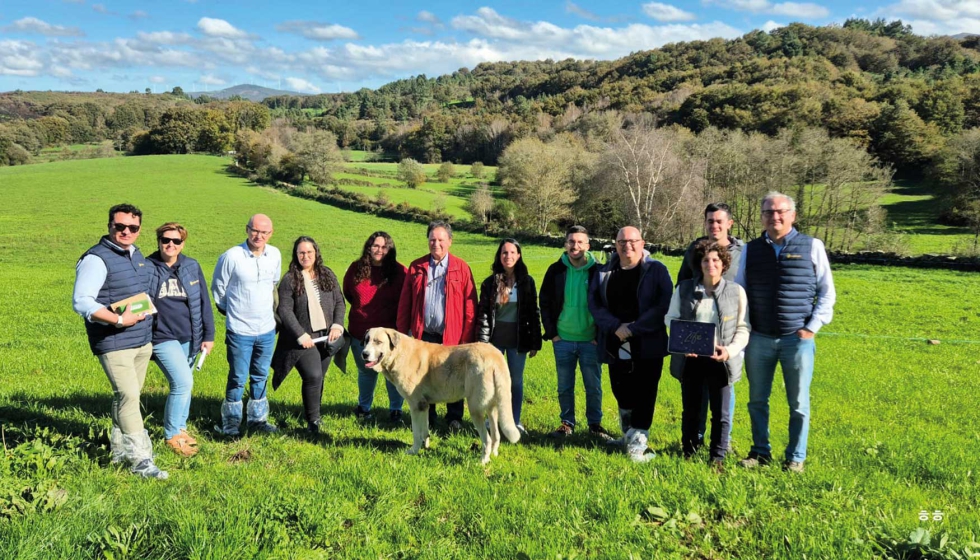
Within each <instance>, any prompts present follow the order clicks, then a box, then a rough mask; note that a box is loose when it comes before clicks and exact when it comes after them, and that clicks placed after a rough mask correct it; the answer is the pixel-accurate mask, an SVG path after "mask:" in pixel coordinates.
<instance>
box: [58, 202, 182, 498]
mask: <svg viewBox="0 0 980 560" xmlns="http://www.w3.org/2000/svg"><path fill="white" fill-rule="evenodd" d="M142 225H143V212H141V211H140V209H139V208H137V207H135V206H133V205H132V204H117V205H116V206H113V207H112V208H110V209H109V231H108V234H107V235H103V236H102V238H101V239H100V240H99V242H98V243H96V244H95V245H94V246H93V247H91V248H90V249H89V250H88V251H85V254H83V255H82V257H81V258H80V259H78V263H77V264H76V265H75V274H76V276H75V286H74V290H73V292H72V308H73V309H74V310H75V312H76V313H78V314H79V315H81V316H82V317H83V318H84V319H85V332H86V333H87V334H88V343H89V347H90V348H91V349H92V354H95V356H96V357H97V358H98V359H99V363H100V364H101V365H102V369H103V371H105V374H106V377H108V378H109V383H110V384H111V385H112V395H113V396H112V431H111V432H110V433H109V445H110V448H111V450H112V462H113V463H122V462H124V461H125V462H127V463H129V465H130V470H131V471H132V472H133V473H135V474H137V475H140V476H142V477H145V478H156V479H165V478H167V472H166V471H162V470H160V469H158V468H157V466H156V465H155V464H154V463H153V445H152V443H151V442H150V436H149V435H148V434H147V432H146V429H145V428H144V426H143V415H142V413H141V412H140V391H142V390H143V381H144V380H145V379H146V367H147V365H148V364H149V363H150V356H151V355H152V354H153V345H152V344H151V343H150V342H151V339H152V338H153V321H152V320H147V314H146V313H135V314H134V313H133V312H132V310H131V309H128V308H120V309H113V308H112V304H113V303H118V302H120V301H122V300H125V299H127V298H130V297H133V296H137V295H140V294H146V295H147V297H149V294H148V292H149V291H150V278H151V276H152V272H151V267H152V266H153V265H151V264H149V263H147V262H146V260H145V259H144V258H143V253H140V250H139V249H138V248H137V247H136V245H135V244H136V240H137V239H138V238H139V236H140V229H141V228H142Z"/></svg>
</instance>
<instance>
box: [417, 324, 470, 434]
mask: <svg viewBox="0 0 980 560" xmlns="http://www.w3.org/2000/svg"><path fill="white" fill-rule="evenodd" d="M422 340H423V341H424V342H432V343H435V344H442V335H441V334H432V333H428V332H423V333H422ZM453 420H457V421H459V422H462V421H463V401H456V402H451V403H446V422H447V423H449V422H452V421H453ZM435 424H436V405H434V404H430V405H429V427H430V428H431V427H432V426H435Z"/></svg>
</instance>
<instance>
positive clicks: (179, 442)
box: [166, 432, 197, 457]
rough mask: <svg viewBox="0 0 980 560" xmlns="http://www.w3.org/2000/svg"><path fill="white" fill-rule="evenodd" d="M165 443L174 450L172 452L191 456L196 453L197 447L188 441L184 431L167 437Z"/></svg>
mask: <svg viewBox="0 0 980 560" xmlns="http://www.w3.org/2000/svg"><path fill="white" fill-rule="evenodd" d="M195 443H196V442H195ZM166 444H167V445H168V446H169V447H170V449H173V450H174V453H176V454H178V455H181V456H184V457H193V456H194V455H196V454H197V447H196V446H195V445H194V444H192V443H191V442H190V440H189V439H188V435H187V434H186V433H185V432H180V433H178V434H177V435H175V436H174V437H172V438H170V439H168V440H167V441H166Z"/></svg>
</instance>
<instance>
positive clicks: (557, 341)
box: [538, 226, 612, 440]
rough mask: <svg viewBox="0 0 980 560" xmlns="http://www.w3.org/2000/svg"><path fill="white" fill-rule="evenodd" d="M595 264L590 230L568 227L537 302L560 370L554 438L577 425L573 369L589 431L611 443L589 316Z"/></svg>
mask: <svg viewBox="0 0 980 560" xmlns="http://www.w3.org/2000/svg"><path fill="white" fill-rule="evenodd" d="M596 269H597V267H596V260H595V258H594V257H593V256H592V255H591V254H590V253H589V232H588V230H586V229H585V228H584V227H582V226H572V227H570V228H569V229H568V231H567V232H565V252H564V253H562V256H561V258H560V259H558V262H556V263H554V264H552V265H551V266H550V267H548V272H546V273H545V275H544V281H543V282H541V293H540V294H539V297H538V303H539V305H540V306H541V323H542V325H544V339H545V340H550V341H551V342H552V343H553V344H554V349H555V368H556V370H557V372H558V406H559V407H560V409H561V412H560V417H561V425H559V426H558V429H557V430H555V431H554V433H553V435H554V436H556V437H564V436H568V435H571V433H572V430H573V429H574V427H575V366H576V364H578V366H579V367H580V368H581V369H582V382H583V383H584V385H585V418H586V420H587V421H588V423H589V432H590V433H591V434H592V435H594V436H597V437H599V438H602V439H604V440H610V439H612V437H611V436H610V435H609V433H608V432H607V431H606V430H604V429H603V427H602V366H601V365H600V364H599V359H598V355H597V352H596V351H597V346H596V328H595V321H594V320H593V318H592V314H591V313H590V312H589V301H588V291H589V282H590V281H591V280H592V277H593V276H595V272H596Z"/></svg>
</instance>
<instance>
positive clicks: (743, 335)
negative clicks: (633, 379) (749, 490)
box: [665, 240, 750, 468]
mask: <svg viewBox="0 0 980 560" xmlns="http://www.w3.org/2000/svg"><path fill="white" fill-rule="evenodd" d="M694 259H695V260H694V262H697V263H701V272H702V278H701V279H700V280H696V279H690V280H684V281H682V282H681V283H680V284H678V285H677V290H676V291H674V295H673V296H672V297H671V300H670V310H669V311H668V312H667V316H666V317H665V323H666V324H667V327H668V328H671V322H672V321H675V320H682V321H696V322H700V323H711V324H713V325H715V341H714V353H713V354H711V355H710V356H699V355H697V354H671V357H670V374H671V375H673V376H674V377H676V378H677V379H678V380H680V382H681V396H682V402H683V412H682V413H681V443H682V445H683V448H684V456H685V457H690V456H692V455H694V453H696V452H697V450H698V447H700V440H699V438H698V428H699V423H700V422H699V416H700V411H701V398H702V397H701V396H702V392H703V391H704V388H705V387H707V390H708V403H709V407H710V410H711V440H710V455H711V462H712V464H713V465H714V466H715V467H717V468H720V467H721V466H722V465H723V463H724V460H725V454H726V453H727V451H728V434H729V433H730V432H731V422H732V418H731V408H730V403H731V398H732V385H733V384H734V383H735V382H736V381H738V379H739V378H740V377H741V376H742V358H743V350H744V349H745V346H746V345H747V344H748V342H749V330H750V326H749V320H748V300H747V298H746V296H745V290H743V289H742V287H741V286H739V285H738V284H736V283H735V282H729V281H727V280H725V279H724V278H722V275H723V274H724V273H725V272H726V271H727V270H728V267H729V266H730V265H731V255H729V253H728V249H727V248H726V247H723V246H720V245H718V244H716V243H714V242H712V241H710V240H703V241H700V242H698V243H697V245H695V246H694Z"/></svg>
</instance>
